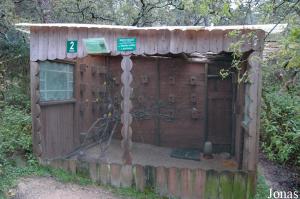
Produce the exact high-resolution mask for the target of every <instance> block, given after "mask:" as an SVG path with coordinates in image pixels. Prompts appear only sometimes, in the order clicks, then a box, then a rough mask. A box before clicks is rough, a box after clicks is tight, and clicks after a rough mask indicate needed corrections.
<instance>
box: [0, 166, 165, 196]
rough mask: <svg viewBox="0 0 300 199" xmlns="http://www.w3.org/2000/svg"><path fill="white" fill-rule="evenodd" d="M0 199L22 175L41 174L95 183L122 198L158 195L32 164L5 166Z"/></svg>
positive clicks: (58, 179) (83, 183)
mask: <svg viewBox="0 0 300 199" xmlns="http://www.w3.org/2000/svg"><path fill="white" fill-rule="evenodd" d="M0 176H1V178H0V199H5V198H7V197H11V196H13V195H11V193H10V189H12V188H14V187H15V186H16V185H17V181H18V179H19V178H22V177H30V176H41V177H53V178H55V179H56V180H57V181H59V182H62V183H74V184H78V185H82V186H87V185H97V186H99V188H103V189H105V190H108V191H110V192H112V193H114V194H115V195H116V196H120V197H122V198H135V199H145V198H147V199H159V198H161V199H162V197H160V196H159V195H157V194H156V193H154V191H153V190H151V189H145V191H144V192H140V191H137V190H135V189H134V188H114V187H111V186H103V185H98V184H96V183H93V182H92V181H91V179H89V178H86V177H82V176H80V175H77V174H72V173H70V172H67V171H64V170H62V169H54V168H51V167H46V166H39V165H32V166H26V167H23V168H19V167H13V166H7V167H5V170H4V172H3V173H2V174H1V175H0Z"/></svg>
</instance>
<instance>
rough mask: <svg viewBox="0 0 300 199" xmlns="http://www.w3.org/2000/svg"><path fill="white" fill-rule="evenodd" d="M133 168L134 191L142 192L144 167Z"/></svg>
mask: <svg viewBox="0 0 300 199" xmlns="http://www.w3.org/2000/svg"><path fill="white" fill-rule="evenodd" d="M133 167H134V171H135V176H134V182H135V188H136V190H138V191H141V192H143V191H144V189H145V186H146V175H145V170H144V166H142V165H134V166H133Z"/></svg>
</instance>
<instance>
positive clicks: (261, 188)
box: [255, 173, 270, 199]
mask: <svg viewBox="0 0 300 199" xmlns="http://www.w3.org/2000/svg"><path fill="white" fill-rule="evenodd" d="M257 175H258V179H257V187H256V196H255V199H266V198H268V197H269V189H270V187H269V186H268V185H267V183H266V179H265V177H264V176H263V175H261V174H260V173H258V174H257Z"/></svg>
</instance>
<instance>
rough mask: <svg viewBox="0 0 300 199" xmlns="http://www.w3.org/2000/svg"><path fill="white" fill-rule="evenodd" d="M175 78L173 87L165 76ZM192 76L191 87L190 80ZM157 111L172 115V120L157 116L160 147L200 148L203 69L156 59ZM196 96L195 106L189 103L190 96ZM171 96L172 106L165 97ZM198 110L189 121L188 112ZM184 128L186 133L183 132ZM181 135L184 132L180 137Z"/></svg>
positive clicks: (202, 135)
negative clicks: (158, 93)
mask: <svg viewBox="0 0 300 199" xmlns="http://www.w3.org/2000/svg"><path fill="white" fill-rule="evenodd" d="M170 76H172V77H175V84H170V82H169V77H170ZM191 77H195V78H196V80H195V85H191V84H190V78H191ZM159 79H160V101H161V102H163V104H164V106H162V107H161V108H160V113H161V115H167V116H168V115H170V112H171V111H174V112H175V115H174V116H175V118H174V121H166V119H164V118H163V117H160V132H161V136H160V137H161V145H162V146H167V147H183V148H184V147H195V148H200V149H201V148H202V146H203V142H204V128H205V123H204V121H205V120H204V118H205V107H204V103H205V66H204V64H199V63H188V62H185V61H183V60H181V59H161V60H160V74H159ZM192 94H193V95H195V96H196V103H195V104H193V103H192V102H191V95H192ZM170 95H171V96H172V95H173V96H174V97H175V103H170V102H169V96H170ZM193 108H196V109H197V110H198V113H197V114H198V118H197V119H193V118H192V109H193ZM186 129H188V131H186ZM182 132H185V133H184V134H183V133H182Z"/></svg>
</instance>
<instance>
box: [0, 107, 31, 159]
mask: <svg viewBox="0 0 300 199" xmlns="http://www.w3.org/2000/svg"><path fill="white" fill-rule="evenodd" d="M0 123H1V124H2V125H1V126H0V143H1V144H0V164H3V163H4V162H3V161H4V160H5V159H7V158H8V157H10V156H12V155H13V154H14V153H18V152H20V153H23V154H25V155H28V154H30V153H31V151H32V149H31V148H32V146H31V118H30V116H29V115H28V113H26V112H24V111H22V110H19V109H17V108H14V107H12V106H4V107H1V115H0Z"/></svg>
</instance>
